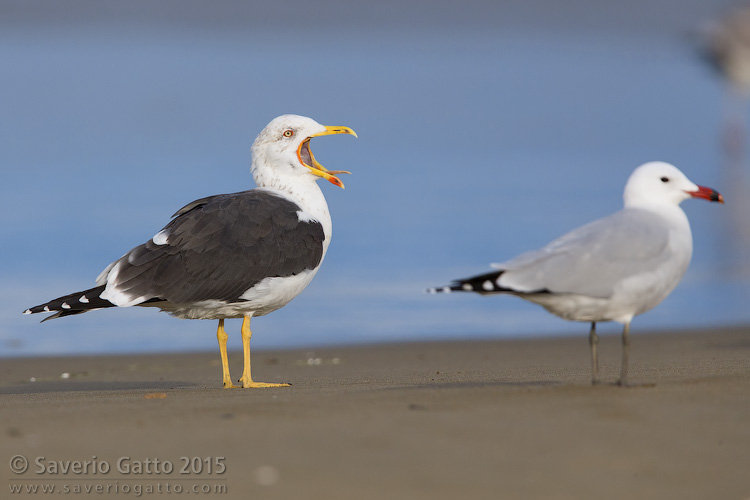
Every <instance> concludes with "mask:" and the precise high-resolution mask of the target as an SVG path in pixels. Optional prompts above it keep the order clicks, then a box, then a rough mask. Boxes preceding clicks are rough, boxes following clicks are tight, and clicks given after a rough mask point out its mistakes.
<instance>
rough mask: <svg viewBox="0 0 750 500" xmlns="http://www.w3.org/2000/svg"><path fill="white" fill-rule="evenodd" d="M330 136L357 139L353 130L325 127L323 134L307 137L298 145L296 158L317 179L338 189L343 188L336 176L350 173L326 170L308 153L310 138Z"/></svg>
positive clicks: (310, 152)
mask: <svg viewBox="0 0 750 500" xmlns="http://www.w3.org/2000/svg"><path fill="white" fill-rule="evenodd" d="M332 134H349V135H353V136H354V137H357V134H356V133H355V132H354V130H352V129H350V128H349V127H329V126H326V130H325V132H321V133H320V134H315V135H313V136H311V137H308V138H307V139H305V140H304V141H302V144H300V145H299V148H297V158H298V159H299V161H300V163H302V164H303V165H304V166H306V167H307V168H309V169H310V171H311V172H312V173H313V174H314V175H317V176H318V177H322V178H324V179H326V180H327V181H328V182H330V183H331V184H333V185H335V186H338V187H340V188H342V189H343V188H344V183H343V182H341V179H339V178H338V177H336V175H338V174H350V173H351V172H347V171H346V170H328V169H327V168H325V167H324V166H323V165H321V164H320V163H318V160H316V159H315V156H313V154H312V151H310V139H311V138H312V137H319V136H321V135H332Z"/></svg>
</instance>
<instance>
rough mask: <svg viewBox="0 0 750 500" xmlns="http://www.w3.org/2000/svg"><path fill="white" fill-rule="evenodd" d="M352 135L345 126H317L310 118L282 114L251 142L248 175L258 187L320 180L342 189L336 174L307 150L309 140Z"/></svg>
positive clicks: (337, 171)
mask: <svg viewBox="0 0 750 500" xmlns="http://www.w3.org/2000/svg"><path fill="white" fill-rule="evenodd" d="M332 134H350V135H353V136H354V137H356V136H357V134H355V133H354V131H353V130H352V129H350V128H349V127H331V126H325V125H321V124H320V123H318V122H316V121H315V120H313V119H312V118H307V117H306V116H299V115H282V116H279V117H277V118H274V119H273V120H271V122H270V123H269V124H268V125H266V128H264V129H263V130H262V131H261V132H260V134H258V137H257V138H256V139H255V142H253V147H252V154H253V163H252V167H251V170H252V173H253V178H254V179H255V183H256V184H257V185H258V186H261V187H262V186H273V185H275V184H282V185H283V184H286V183H288V182H299V181H301V180H304V179H307V180H308V181H313V182H314V181H316V180H318V178H320V177H322V178H324V179H326V180H328V181H330V182H331V183H332V184H335V185H336V186H339V187H341V188H343V187H344V184H343V183H342V182H341V180H340V179H339V178H338V177H336V174H348V173H349V172H346V171H344V170H336V171H331V170H328V169H326V168H325V167H324V166H323V165H321V164H320V163H318V161H317V160H316V159H315V157H314V156H313V154H312V151H311V150H310V139H311V138H313V137H319V136H321V135H332Z"/></svg>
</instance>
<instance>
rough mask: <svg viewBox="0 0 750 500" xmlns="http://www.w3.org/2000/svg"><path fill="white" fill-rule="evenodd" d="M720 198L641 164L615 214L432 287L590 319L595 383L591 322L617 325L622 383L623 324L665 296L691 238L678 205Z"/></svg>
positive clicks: (670, 170) (664, 168)
mask: <svg viewBox="0 0 750 500" xmlns="http://www.w3.org/2000/svg"><path fill="white" fill-rule="evenodd" d="M690 197H693V198H703V199H706V200H710V201H718V202H721V203H723V198H722V196H721V195H720V194H719V193H717V192H716V191H714V190H713V189H710V188H706V187H703V186H698V185H696V184H693V183H692V182H691V181H690V180H688V178H687V177H685V175H684V174H683V173H682V172H680V171H679V170H678V169H677V168H676V167H674V166H672V165H670V164H668V163H664V162H650V163H646V164H644V165H641V166H640V167H638V168H637V169H635V171H634V172H633V173H632V174H631V176H630V178H629V179H628V182H627V184H626V186H625V193H624V202H625V206H624V208H623V209H622V210H620V211H619V212H616V213H614V214H612V215H610V216H608V217H604V218H602V219H599V220H596V221H594V222H591V223H589V224H586V225H584V226H581V227H579V228H578V229H574V230H573V231H571V232H569V233H568V234H566V235H564V236H562V237H560V238H558V239H556V240H554V241H552V242H551V243H550V244H548V245H547V246H545V247H544V248H542V249H539V250H533V251H530V252H526V253H523V254H521V255H520V256H518V257H516V258H514V259H512V260H509V261H507V262H504V263H502V264H495V265H494V267H496V268H497V269H498V270H497V271H493V272H490V273H485V274H480V275H478V276H472V277H470V278H465V279H460V280H456V281H455V282H454V283H453V284H452V285H450V286H446V287H442V288H433V289H430V290H429V291H431V292H452V291H457V292H464V291H466V292H476V293H479V294H483V295H485V294H496V293H509V294H513V295H517V296H519V297H521V298H523V299H526V300H528V301H531V302H534V303H536V304H539V305H541V306H542V307H544V308H545V309H547V310H548V311H549V312H551V313H552V314H555V315H557V316H559V317H561V318H563V319H567V320H572V321H586V322H591V330H590V332H589V343H590V345H591V380H592V383H594V384H596V383H598V381H599V364H598V359H597V352H596V348H597V342H598V337H597V335H596V323H597V322H598V321H616V322H619V323H622V324H623V331H622V346H623V347H622V365H621V371H620V381H619V383H620V385H627V383H628V356H629V346H630V322H631V320H632V319H633V317H634V316H636V315H638V314H642V313H644V312H646V311H648V310H650V309H651V308H653V307H655V306H656V305H658V304H659V303H660V302H661V301H662V300H664V299H665V298H666V297H667V296H668V295H669V294H670V293H671V292H672V290H674V288H675V287H676V286H677V284H678V283H679V282H680V280H681V279H682V276H683V275H684V274H685V271H686V270H687V267H688V264H689V263H690V258H691V256H692V253H693V238H692V234H691V231H690V223H689V222H688V219H687V216H686V215H685V212H683V211H682V209H681V208H680V206H679V205H680V203H681V202H682V201H683V200H686V199H687V198H690Z"/></svg>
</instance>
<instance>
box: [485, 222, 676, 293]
mask: <svg viewBox="0 0 750 500" xmlns="http://www.w3.org/2000/svg"><path fill="white" fill-rule="evenodd" d="M668 247H669V231H668V228H667V226H666V224H665V221H664V220H663V219H661V218H660V217H658V216H656V215H654V214H650V213H647V212H645V211H641V210H621V211H620V212H617V213H615V214H612V215H610V216H608V217H605V218H603V219H598V220H596V221H594V222H591V223H589V224H586V225H584V226H581V227H579V228H577V229H575V230H573V231H571V232H570V233H567V234H566V235H564V236H562V237H560V238H558V239H556V240H554V241H552V242H551V243H550V244H548V245H547V246H545V247H544V248H542V249H539V250H534V251H531V252H526V253H524V254H521V255H519V256H518V257H516V258H515V259H512V260H510V261H508V262H505V263H502V264H497V265H495V267H497V268H499V269H503V270H504V272H503V274H502V275H501V277H500V278H499V280H498V284H499V285H500V286H503V287H507V288H509V289H512V290H514V291H518V292H522V293H533V292H551V293H575V294H581V295H587V296H592V297H609V296H610V295H611V294H612V292H613V291H614V288H615V286H616V285H617V284H618V283H620V282H621V281H622V280H624V279H626V278H628V277H630V276H633V275H636V274H640V273H648V272H650V271H652V270H656V269H657V268H658V267H659V266H660V265H662V264H663V263H664V262H665V261H666V260H667V259H669V253H668V251H667V249H668Z"/></svg>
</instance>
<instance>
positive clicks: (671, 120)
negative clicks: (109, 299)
mask: <svg viewBox="0 0 750 500" xmlns="http://www.w3.org/2000/svg"><path fill="white" fill-rule="evenodd" d="M732 5H734V2H725V1H719V0H714V1H707V0H689V1H677V0H650V1H646V0H634V1H630V2H594V1H591V0H589V1H570V2H562V3H561V2H555V1H553V0H543V1H534V2H529V1H524V0H512V1H505V2H491V1H463V2H452V1H451V2H448V1H426V0H421V1H414V2H395V1H388V0H386V1H380V2H335V1H331V0H323V1H318V2H307V1H302V0H289V1H285V2H245V1H238V0H231V1H230V0H225V1H213V2H204V1H196V0H179V1H177V0H175V1H161V2H152V1H146V0H131V1H128V2H119V1H118V2H115V1H76V0H69V1H66V2H56V1H41V0H18V1H7V0H2V1H0V62H1V63H2V78H1V79H0V160H1V163H0V164H1V167H0V168H2V179H3V181H2V183H1V184H0V190H1V191H0V203H2V211H1V212H0V217H2V235H3V236H2V249H1V250H0V273H1V274H0V279H1V283H2V286H1V287H0V299H1V300H0V304H1V305H0V319H1V322H2V323H1V325H0V345H1V346H2V350H1V351H0V355H2V356H18V355H32V354H34V355H36V354H74V353H111V352H145V351H167V350H169V351H179V350H198V349H200V350H202V349H211V350H213V349H215V348H216V337H215V327H216V324H215V321H183V320H178V319H174V318H171V317H169V316H168V315H166V314H165V313H159V312H157V311H156V310H153V309H140V308H128V309H119V310H114V309H112V310H108V311H96V312H92V313H89V314H85V315H81V316H76V317H71V318H65V319H62V320H55V321H53V322H48V323H44V324H39V319H41V316H33V317H28V316H22V315H21V311H23V310H24V309H25V308H27V307H29V306H32V305H36V304H38V303H41V302H44V301H46V300H48V299H52V298H54V297H57V296H59V295H62V294H65V293H70V292H74V291H77V290H82V289H85V288H88V287H90V286H92V284H93V282H94V279H95V278H96V276H97V274H98V273H99V272H100V271H101V270H102V269H103V268H104V267H105V266H106V265H107V264H108V263H109V262H111V261H112V260H114V259H116V258H118V257H119V256H120V255H122V254H123V253H124V252H126V251H127V250H129V249H130V248H132V247H133V246H136V245H137V244H140V243H141V242H143V241H145V240H146V239H148V238H150V237H151V236H153V235H154V234H155V233H156V232H157V231H158V230H159V229H160V228H161V227H162V226H163V225H164V224H166V222H167V221H168V220H169V216H170V215H171V214H172V213H173V212H175V210H177V209H178V208H180V207H182V206H183V205H184V204H186V203H187V202H189V201H192V200H194V199H197V198H200V197H204V196H208V195H211V194H218V193H224V192H235V191H240V190H244V189H248V188H251V187H253V186H254V184H253V182H252V179H251V177H250V173H249V165H250V154H249V153H250V151H249V149H250V145H251V143H252V141H253V139H254V138H255V136H256V135H257V133H258V132H259V131H260V130H261V129H262V128H263V127H264V126H265V125H266V123H267V122H268V121H270V120H271V119H272V118H274V117H275V116H277V115H280V114H284V113H296V114H302V115H307V116H310V117H312V118H314V119H316V120H318V121H319V122H321V123H324V124H329V125H347V126H350V127H352V128H354V129H355V130H356V131H357V133H358V134H359V139H358V140H355V139H353V138H350V137H340V136H337V137H327V138H322V139H318V140H315V141H313V145H312V149H313V150H314V152H315V155H316V157H317V158H318V159H319V160H320V161H321V163H323V164H324V165H325V166H327V167H328V168H329V169H336V170H339V169H346V170H350V171H352V172H353V175H352V176H346V177H344V179H343V180H344V182H345V183H346V186H347V188H346V190H340V189H338V188H336V187H334V186H332V185H330V184H328V183H325V182H321V183H320V184H321V187H322V189H323V190H324V192H325V194H326V197H327V199H328V202H329V206H330V209H331V213H332V217H333V223H334V236H333V242H332V244H331V247H330V250H329V252H328V255H327V257H326V260H325V262H324V264H323V268H322V269H321V271H320V273H319V274H318V276H317V277H316V279H315V280H314V281H313V283H312V285H310V286H309V287H308V288H307V290H305V292H304V293H303V294H302V295H300V296H299V297H298V298H297V299H295V300H294V301H293V302H292V303H290V304H289V305H288V306H287V307H285V308H283V309H281V310H280V311H277V312H276V313H274V314H271V315H269V316H265V317H261V318H256V319H254V320H253V327H254V332H255V333H256V335H255V336H254V338H253V347H254V348H257V347H298V346H317V345H322V344H350V343H365V342H382V341H410V340H425V339H457V338H503V337H516V336H523V335H568V334H576V335H581V336H582V338H584V337H585V335H586V332H587V328H588V327H587V326H585V325H583V324H577V323H569V322H565V321H563V320H560V319H558V318H555V317H553V316H551V315H549V314H548V313H546V312H545V311H544V310H543V309H541V308H540V307H538V306H534V305H531V304H527V303H525V302H523V301H521V300H520V299H517V298H515V297H479V296H476V295H461V294H452V295H450V296H432V295H426V294H424V293H423V290H424V288H426V287H429V286H436V285H443V284H446V283H448V282H450V280H452V279H453V278H458V277H463V276H467V275H471V274H474V273H479V272H483V271H485V270H487V269H488V265H489V263H491V262H498V261H503V260H507V259H508V258H510V257H513V256H515V255H516V254H517V253H519V252H522V251H524V250H528V249H531V248H535V247H538V246H540V245H543V244H545V243H547V242H548V241H549V240H550V239H552V238H554V237H557V236H559V235H560V234H562V233H564V232H566V231H568V230H570V229H572V228H574V227H576V226H578V225H580V224H582V223H584V222H588V221H589V220H592V219H594V218H597V217H600V216H604V215H606V214H608V213H611V212H613V211H615V210H617V209H619V208H620V207H621V204H622V201H621V195H622V189H623V187H624V184H625V181H626V179H627V177H628V175H629V174H630V172H631V171H632V170H633V169H634V168H635V167H636V166H637V165H639V164H641V163H643V162H645V161H649V160H665V161H669V162H672V163H674V164H676V165H677V166H678V167H679V168H681V169H682V170H683V171H684V172H685V173H686V174H687V175H688V176H689V177H690V178H691V179H692V180H693V181H694V182H696V183H698V184H704V185H708V186H711V187H714V188H716V189H718V190H719V191H721V192H722V193H724V194H725V196H726V198H727V204H726V205H725V206H720V205H718V204H708V203H705V202H702V201H698V200H688V201H687V202H686V203H684V205H683V208H684V209H685V211H686V212H687V213H688V216H689V218H690V220H691V223H692V227H693V234H694V238H695V251H694V256H693V262H692V264H691V266H690V269H689V270H688V272H687V275H686V276H685V279H684V280H683V282H682V283H681V285H680V286H679V287H678V288H677V290H676V291H675V292H674V293H673V294H672V295H671V296H670V297H669V298H668V299H667V300H666V301H665V302H664V303H662V305H661V306H659V307H658V308H656V309H654V310H653V311H651V312H649V313H647V314H645V315H643V316H641V317H639V318H637V319H636V321H635V322H634V332H635V334H637V332H638V331H639V330H640V331H643V330H646V329H679V328H687V327H690V328H692V327H704V326H717V325H737V324H750V308H749V307H748V297H749V296H750V278H748V273H747V269H746V264H747V262H746V260H745V256H747V249H746V242H745V241H743V240H742V238H739V237H737V234H738V233H739V232H741V228H738V227H737V225H738V224H742V221H743V220H745V219H746V215H747V214H745V213H742V210H744V208H743V205H742V204H741V203H735V200H737V199H738V196H739V197H740V198H742V194H743V189H742V186H741V185H740V184H738V183H736V182H728V180H727V174H726V171H725V168H726V165H727V159H726V155H725V153H724V151H723V148H722V130H723V129H724V127H725V124H724V122H725V117H726V116H727V115H728V114H729V112H730V111H731V112H732V113H738V114H739V115H742V114H743V113H744V112H745V111H746V110H744V109H738V108H737V102H738V101H731V100H729V99H728V98H727V85H726V83H725V82H724V81H723V80H722V78H721V76H720V75H719V74H718V73H715V72H714V71H712V69H711V68H710V67H709V66H708V65H707V64H705V62H704V61H702V60H701V59H700V58H699V57H698V50H697V44H696V40H695V38H694V36H693V35H694V33H695V30H696V29H698V28H699V27H700V26H701V25H702V24H703V23H705V22H707V21H709V20H711V19H714V18H716V17H717V16H720V15H722V14H724V13H725V12H726V10H727V9H728V8H729V7H731V6H732ZM740 106H744V104H742V103H741V102H740ZM729 108H731V109H729ZM744 194H745V195H747V194H748V193H747V192H744ZM745 207H746V205H745ZM738 211H739V212H738ZM227 329H228V331H230V346H232V347H235V348H237V347H239V345H240V339H239V320H231V321H229V322H228V328H227ZM619 329H620V327H619V326H618V325H608V326H604V325H603V326H602V331H603V332H604V333H607V332H610V333H613V334H614V333H615V332H619Z"/></svg>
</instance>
